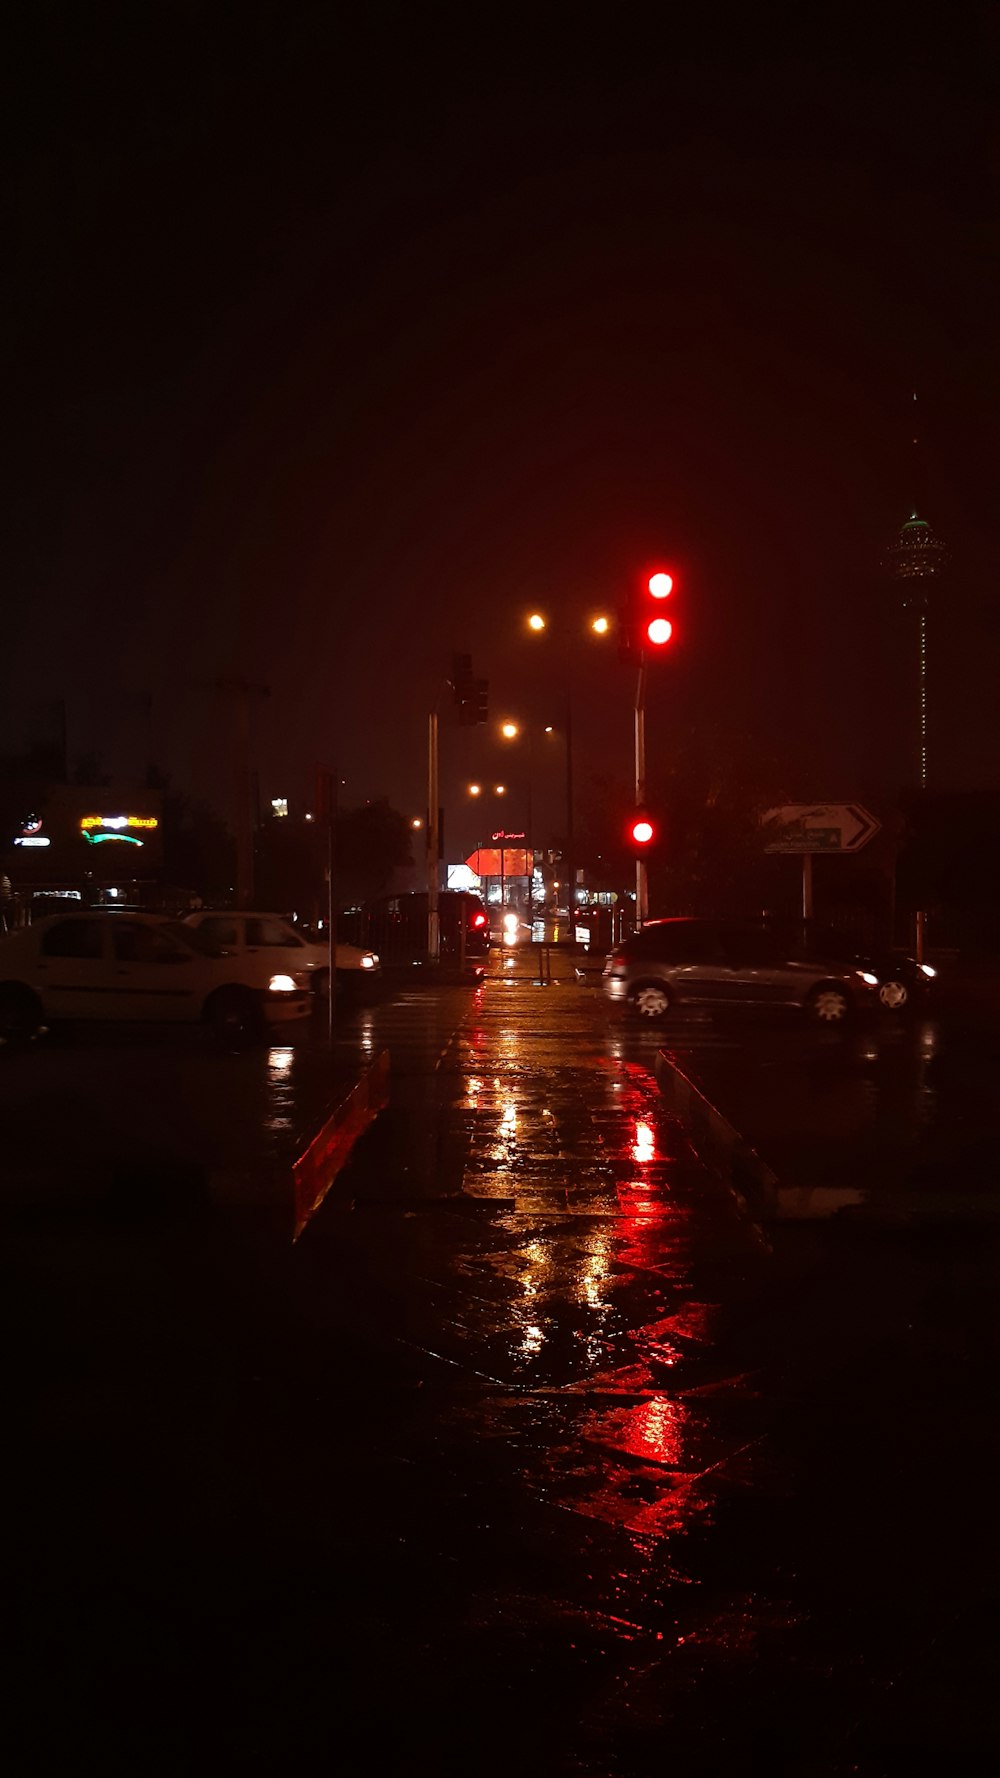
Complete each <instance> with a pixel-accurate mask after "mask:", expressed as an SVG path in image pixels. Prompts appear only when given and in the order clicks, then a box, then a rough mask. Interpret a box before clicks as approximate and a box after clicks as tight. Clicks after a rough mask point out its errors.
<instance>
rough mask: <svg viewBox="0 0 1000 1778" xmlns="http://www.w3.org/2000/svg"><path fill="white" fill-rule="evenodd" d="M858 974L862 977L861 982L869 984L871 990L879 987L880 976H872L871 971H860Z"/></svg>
mask: <svg viewBox="0 0 1000 1778" xmlns="http://www.w3.org/2000/svg"><path fill="white" fill-rule="evenodd" d="M858 974H859V976H860V977H861V980H862V981H863V982H866V983H867V985H868V987H869V988H877V987H878V976H877V975H872V972H871V970H870V969H859V970H858Z"/></svg>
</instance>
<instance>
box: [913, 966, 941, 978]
mask: <svg viewBox="0 0 1000 1778" xmlns="http://www.w3.org/2000/svg"><path fill="white" fill-rule="evenodd" d="M917 968H918V969H919V971H920V973H921V975H925V976H926V977H927V980H928V981H929V982H932V981H933V980H934V977H935V976H936V975H937V970H936V969H935V968H934V966H933V964H931V963H918V964H917Z"/></svg>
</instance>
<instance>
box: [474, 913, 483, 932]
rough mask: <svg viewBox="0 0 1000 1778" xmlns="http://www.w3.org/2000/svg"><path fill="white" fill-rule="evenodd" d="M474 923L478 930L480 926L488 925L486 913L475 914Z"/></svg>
mask: <svg viewBox="0 0 1000 1778" xmlns="http://www.w3.org/2000/svg"><path fill="white" fill-rule="evenodd" d="M472 924H473V926H474V927H476V929H477V931H478V929H479V928H480V927H482V926H485V925H486V915H485V914H473V916H472Z"/></svg>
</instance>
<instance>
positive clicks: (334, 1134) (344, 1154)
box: [291, 1050, 389, 1241]
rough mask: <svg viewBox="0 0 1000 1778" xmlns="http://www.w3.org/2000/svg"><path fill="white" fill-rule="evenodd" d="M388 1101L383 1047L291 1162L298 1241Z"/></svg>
mask: <svg viewBox="0 0 1000 1778" xmlns="http://www.w3.org/2000/svg"><path fill="white" fill-rule="evenodd" d="M388 1103H389V1051H388V1050H380V1051H379V1054H378V1055H377V1056H376V1057H375V1058H374V1060H373V1061H372V1062H370V1063H369V1064H368V1066H367V1067H366V1068H365V1069H364V1071H363V1073H362V1074H361V1075H360V1077H359V1079H358V1080H357V1082H356V1083H355V1085H354V1086H353V1087H352V1088H351V1090H350V1092H349V1093H348V1095H347V1097H346V1099H343V1100H341V1103H340V1104H339V1105H338V1106H337V1108H336V1110H335V1111H333V1112H331V1114H330V1116H329V1117H328V1118H327V1120H326V1122H325V1123H324V1124H322V1125H321V1126H320V1128H319V1130H318V1131H317V1132H316V1135H315V1136H314V1137H313V1139H312V1141H311V1142H310V1143H309V1145H308V1147H307V1148H304V1149H303V1151H302V1153H301V1154H300V1155H299V1156H298V1157H297V1158H296V1160H294V1161H293V1162H292V1168H291V1179H292V1199H293V1206H294V1216H295V1224H294V1228H293V1230H292V1239H293V1241H297V1240H298V1238H299V1236H300V1235H301V1233H302V1231H303V1229H304V1228H305V1226H306V1224H307V1223H308V1221H309V1218H310V1217H311V1216H313V1215H314V1214H315V1212H316V1211H317V1210H318V1209H319V1207H320V1205H321V1204H322V1202H323V1199H324V1198H325V1197H326V1194H327V1192H328V1191H329V1190H330V1187H331V1185H332V1184H333V1182H334V1180H335V1179H336V1177H337V1175H338V1173H340V1172H342V1171H343V1169H344V1167H345V1166H346V1164H347V1161H348V1159H349V1157H350V1154H351V1150H352V1149H353V1147H354V1144H355V1143H356V1142H357V1141H358V1138H359V1137H361V1136H363V1135H364V1133H365V1131H366V1130H367V1129H368V1128H369V1126H370V1125H371V1124H373V1123H374V1121H375V1119H376V1118H377V1116H378V1114H379V1112H380V1111H382V1110H384V1109H385V1107H386V1105H387V1104H388Z"/></svg>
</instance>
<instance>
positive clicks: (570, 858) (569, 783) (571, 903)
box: [556, 687, 576, 945]
mask: <svg viewBox="0 0 1000 1778" xmlns="http://www.w3.org/2000/svg"><path fill="white" fill-rule="evenodd" d="M566 874H567V876H568V877H569V890H568V893H567V898H566V907H567V909H568V912H569V942H570V944H571V945H575V944H576V843H575V836H574V833H573V693H572V690H571V688H570V687H567V689H566ZM556 911H557V913H558V909H557V910H556Z"/></svg>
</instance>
